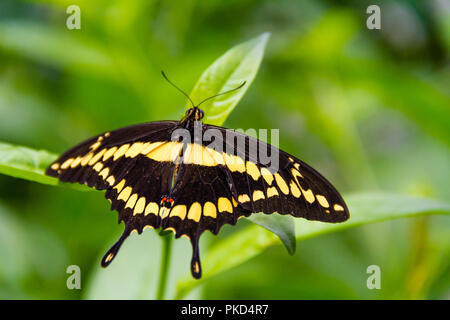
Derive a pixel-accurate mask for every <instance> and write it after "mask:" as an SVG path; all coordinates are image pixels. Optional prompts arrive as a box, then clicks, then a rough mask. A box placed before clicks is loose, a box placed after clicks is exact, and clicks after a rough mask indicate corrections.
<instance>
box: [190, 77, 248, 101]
mask: <svg viewBox="0 0 450 320" xmlns="http://www.w3.org/2000/svg"><path fill="white" fill-rule="evenodd" d="M246 83H247V81H244V82H242V83H241V84H240V85H239V86H238V87H236V88H234V89H231V90H228V91H224V92H221V93H219V94H216V95H214V96H212V97H209V98H206V99H205V100H203V101H202V102H200V103H199V104H198V105H197V107H199V106H200V105H201V104H202V103H203V102H206V101H208V100H210V99H213V98H216V97H218V96H222V95H224V94H227V93H230V92H233V91H236V90H239V89H240V88H242V87H243V86H244V85H245V84H246Z"/></svg>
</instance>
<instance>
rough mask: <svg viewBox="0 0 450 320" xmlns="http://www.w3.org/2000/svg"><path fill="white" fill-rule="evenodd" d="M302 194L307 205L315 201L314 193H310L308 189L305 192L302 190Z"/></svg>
mask: <svg viewBox="0 0 450 320" xmlns="http://www.w3.org/2000/svg"><path fill="white" fill-rule="evenodd" d="M300 189H301V187H300ZM302 193H303V195H304V196H305V199H306V201H308V202H309V203H313V202H314V201H315V200H316V198H314V193H313V192H312V191H311V189H308V190H306V191H305V190H303V189H302Z"/></svg>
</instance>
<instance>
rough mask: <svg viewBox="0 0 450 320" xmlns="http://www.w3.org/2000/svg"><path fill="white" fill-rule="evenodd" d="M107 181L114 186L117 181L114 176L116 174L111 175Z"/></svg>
mask: <svg viewBox="0 0 450 320" xmlns="http://www.w3.org/2000/svg"><path fill="white" fill-rule="evenodd" d="M106 182H108V183H109V185H110V186H113V185H114V183H115V182H116V179H115V178H114V176H110V177H109V178H108V179H106Z"/></svg>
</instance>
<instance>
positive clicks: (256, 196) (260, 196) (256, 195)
mask: <svg viewBox="0 0 450 320" xmlns="http://www.w3.org/2000/svg"><path fill="white" fill-rule="evenodd" d="M261 199H265V196H264V192H262V191H261V190H255V191H253V201H258V200H261Z"/></svg>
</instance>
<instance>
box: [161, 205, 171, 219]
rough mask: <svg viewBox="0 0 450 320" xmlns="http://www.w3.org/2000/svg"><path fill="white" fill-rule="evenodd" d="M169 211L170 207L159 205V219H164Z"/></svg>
mask: <svg viewBox="0 0 450 320" xmlns="http://www.w3.org/2000/svg"><path fill="white" fill-rule="evenodd" d="M169 212H170V208H166V207H163V206H161V207H160V208H159V216H160V217H161V219H164V218H165V217H167V215H168V214H169Z"/></svg>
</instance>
